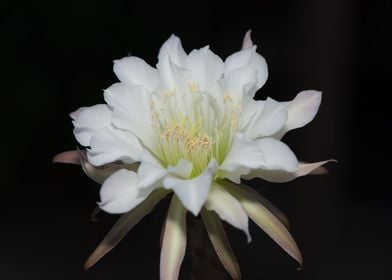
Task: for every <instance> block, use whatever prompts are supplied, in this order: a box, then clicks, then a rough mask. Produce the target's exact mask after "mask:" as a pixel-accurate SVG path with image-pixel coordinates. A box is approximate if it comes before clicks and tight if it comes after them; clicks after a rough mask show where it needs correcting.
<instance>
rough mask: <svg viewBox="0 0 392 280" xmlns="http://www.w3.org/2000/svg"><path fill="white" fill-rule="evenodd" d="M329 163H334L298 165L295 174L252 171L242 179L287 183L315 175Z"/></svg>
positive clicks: (274, 171)
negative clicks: (260, 179) (261, 179)
mask: <svg viewBox="0 0 392 280" xmlns="http://www.w3.org/2000/svg"><path fill="white" fill-rule="evenodd" d="M330 161H334V160H325V161H319V162H313V163H299V164H298V170H297V171H295V172H287V171H283V170H262V169H257V170H252V172H250V173H249V174H248V175H245V176H244V179H247V180H250V179H253V178H263V179H264V180H267V181H269V182H276V183H283V182H289V181H292V180H294V179H295V178H297V177H301V176H305V175H308V174H315V175H317V174H318V173H315V171H316V170H318V168H320V167H321V166H322V165H324V164H326V163H328V162H330ZM320 174H323V173H320Z"/></svg>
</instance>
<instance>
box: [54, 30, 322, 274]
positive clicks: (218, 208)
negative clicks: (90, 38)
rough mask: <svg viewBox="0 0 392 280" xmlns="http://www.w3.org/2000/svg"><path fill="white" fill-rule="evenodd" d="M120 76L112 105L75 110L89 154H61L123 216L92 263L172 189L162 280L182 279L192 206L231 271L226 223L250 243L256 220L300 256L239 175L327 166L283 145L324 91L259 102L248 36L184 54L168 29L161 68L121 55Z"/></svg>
mask: <svg viewBox="0 0 392 280" xmlns="http://www.w3.org/2000/svg"><path fill="white" fill-rule="evenodd" d="M114 73H115V74H116V76H117V77H118V79H119V80H120V82H118V83H115V84H113V85H112V86H110V87H109V88H107V89H106V90H104V100H105V102H106V103H105V104H98V105H94V106H91V107H83V108H80V109H79V110H77V111H75V112H74V113H72V114H71V117H72V119H73V125H74V134H75V137H76V139H77V141H78V142H79V143H80V145H81V146H83V147H85V150H83V151H78V152H76V151H71V152H66V153H62V154H59V155H58V156H57V157H56V158H55V161H57V162H71V163H80V164H81V165H82V167H83V169H84V171H85V172H86V174H87V175H88V176H90V177H91V178H92V179H93V180H95V181H96V182H98V183H100V184H102V187H101V189H100V199H101V201H100V202H98V205H99V207H100V208H101V209H102V210H103V211H105V212H107V213H116V214H117V213H123V214H124V215H123V216H122V217H121V218H120V219H119V221H118V222H117V223H116V225H115V226H114V228H113V229H112V231H111V232H109V234H108V235H107V237H106V238H105V239H104V240H103V241H102V243H101V244H100V245H99V247H98V248H97V249H96V250H95V252H94V253H93V254H92V256H91V257H90V258H89V260H88V261H87V263H86V266H87V267H89V266H91V265H93V264H94V263H95V262H96V261H98V260H99V259H100V258H101V257H102V256H103V255H105V254H106V253H107V252H108V251H109V250H110V249H111V248H113V247H114V246H115V245H116V244H117V243H118V242H119V241H120V240H121V239H122V238H123V237H124V235H125V234H126V233H127V232H128V231H129V230H130V229H131V228H132V227H133V226H134V225H135V224H136V223H137V222H138V221H139V220H140V219H142V218H143V217H144V216H145V215H146V214H148V213H149V212H150V211H151V210H152V209H153V208H154V206H155V205H156V204H157V203H158V202H159V201H160V200H161V199H162V198H163V197H165V196H168V195H170V194H171V193H172V196H171V203H170V206H169V210H168V215H167V219H166V221H165V227H164V232H163V241H162V251H161V266H160V267H161V268H160V277H161V279H163V280H171V279H177V278H178V274H179V270H180V266H181V262H182V260H183V257H184V254H185V248H186V213H187V211H189V212H191V213H192V214H193V215H194V216H197V215H199V214H200V215H201V217H202V220H203V222H204V224H205V227H206V230H207V233H208V234H209V236H210V238H211V241H212V244H213V246H214V248H215V249H216V251H217V253H218V256H219V258H220V260H221V261H222V263H223V265H224V267H225V268H226V269H227V271H228V272H229V273H230V275H231V276H232V278H233V279H239V278H240V271H239V268H238V265H237V261H236V259H235V257H234V254H233V252H232V249H231V247H230V245H229V243H228V240H227V237H226V235H225V232H224V230H223V227H222V224H221V220H224V221H225V222H227V223H229V224H231V225H232V226H233V227H236V228H238V229H240V230H242V231H243V232H244V233H245V235H246V238H247V241H248V242H250V241H251V236H250V233H249V229H248V223H249V221H248V220H249V218H250V219H251V220H253V221H254V222H255V223H256V224H257V225H258V226H259V227H260V228H261V229H262V230H264V231H265V232H266V233H267V234H268V235H269V236H270V237H271V238H272V239H273V240H274V241H275V242H277V244H278V245H280V246H281V247H282V248H283V249H284V250H285V251H286V252H287V253H288V254H289V255H290V256H292V257H293V258H294V259H295V260H297V261H298V262H299V263H300V264H301V263H302V258H301V254H300V251H299V249H298V247H297V245H296V243H295V241H294V239H293V238H292V236H291V235H290V233H289V231H288V228H287V225H286V219H285V217H284V216H283V214H281V213H280V212H279V211H278V210H277V209H276V208H275V207H274V206H273V205H272V204H271V203H269V202H268V201H266V199H265V198H263V197H262V196H261V195H260V194H258V193H257V192H255V191H254V190H252V189H251V188H249V187H247V186H245V185H243V184H241V182H242V181H243V180H249V179H253V178H260V179H263V180H267V181H270V182H287V181H290V180H293V179H295V178H296V177H299V176H303V175H307V174H310V173H320V171H322V170H321V169H320V168H322V167H321V166H322V165H323V164H325V163H326V162H327V161H321V162H316V163H302V162H299V161H298V160H297V157H296V156H295V154H294V153H293V152H292V150H291V149H290V148H289V147H288V146H287V145H286V144H285V143H283V142H282V141H281V138H282V137H283V136H284V134H285V133H287V132H288V131H290V130H293V129H296V128H300V127H302V126H304V125H306V124H307V123H309V122H310V121H311V120H312V119H313V118H314V116H315V115H316V113H317V111H318V108H319V105H320V102H321V92H319V91H315V90H307V91H302V92H300V93H299V94H298V95H297V96H296V97H295V98H294V99H293V100H292V101H289V102H278V101H275V100H274V99H272V98H266V99H265V100H255V99H254V96H255V94H256V92H257V91H258V90H259V89H260V88H261V87H262V86H263V85H264V83H265V82H266V80H267V77H268V68H267V64H266V62H265V59H264V58H263V57H262V56H261V55H260V54H259V53H257V47H256V46H255V45H253V43H252V41H251V39H250V33H249V32H248V33H247V34H246V36H245V39H244V42H243V48H242V50H240V51H238V52H236V53H234V54H232V55H230V56H229V57H228V58H226V60H225V61H223V60H222V59H221V58H220V57H219V56H217V55H216V54H214V53H213V52H212V51H211V50H210V48H209V47H208V46H206V47H204V48H201V49H197V50H193V51H191V52H190V53H189V54H187V53H186V52H185V51H184V49H183V48H182V45H181V41H180V39H179V38H178V37H176V36H174V35H172V36H171V37H170V38H169V39H168V40H167V41H166V42H165V43H164V44H163V46H162V47H161V49H160V51H159V55H158V63H157V65H156V68H154V67H151V66H150V65H148V64H147V63H146V62H145V61H144V60H142V59H140V58H138V57H134V56H130V57H125V58H122V59H119V60H115V61H114Z"/></svg>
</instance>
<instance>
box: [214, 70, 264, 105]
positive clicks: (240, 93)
mask: <svg viewBox="0 0 392 280" xmlns="http://www.w3.org/2000/svg"><path fill="white" fill-rule="evenodd" d="M257 83H258V79H257V72H256V71H255V70H254V69H252V68H249V67H243V68H238V69H235V70H233V71H231V72H230V73H229V74H228V75H227V76H226V77H225V79H224V80H223V81H222V84H223V89H224V92H225V93H226V94H229V95H230V96H231V97H232V98H234V99H235V100H236V101H237V102H240V103H242V102H243V101H244V100H243V97H246V96H247V95H248V96H250V97H253V96H254V94H255V93H256V91H257ZM244 94H246V95H245V96H244ZM246 110H247V109H246ZM246 110H245V112H246Z"/></svg>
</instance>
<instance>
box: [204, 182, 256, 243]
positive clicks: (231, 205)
mask: <svg viewBox="0 0 392 280" xmlns="http://www.w3.org/2000/svg"><path fill="white" fill-rule="evenodd" d="M205 207H206V209H207V210H210V211H215V212H216V213H217V214H218V215H219V217H220V218H221V219H222V220H224V221H226V222H228V223H229V224H231V225H232V226H233V227H236V228H238V229H240V230H242V231H244V232H245V234H246V236H247V239H248V243H249V242H250V241H251V240H252V238H251V237H250V234H249V228H248V215H247V214H246V212H245V211H244V209H243V208H242V206H241V204H240V203H239V202H238V200H237V199H235V198H234V197H233V196H232V195H231V194H230V193H228V192H227V191H226V190H225V189H224V188H223V187H221V186H220V185H218V184H214V185H213V186H212V188H211V191H210V194H209V196H208V199H207V201H206V204H205Z"/></svg>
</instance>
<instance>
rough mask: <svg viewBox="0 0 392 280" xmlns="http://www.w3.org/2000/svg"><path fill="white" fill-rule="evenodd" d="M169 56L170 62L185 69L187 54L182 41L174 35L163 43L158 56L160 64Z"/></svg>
mask: <svg viewBox="0 0 392 280" xmlns="http://www.w3.org/2000/svg"><path fill="white" fill-rule="evenodd" d="M165 56H169V58H170V60H171V61H172V62H173V63H174V64H176V65H177V66H180V67H183V66H184V64H185V59H186V53H185V51H184V49H183V48H182V44H181V40H180V38H178V37H177V36H176V35H174V34H172V35H171V36H170V38H169V39H168V40H167V41H166V42H165V43H163V45H162V47H161V49H160V50H159V55H158V60H159V62H158V64H160V63H161V60H162V59H163V58H164V57H165Z"/></svg>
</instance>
